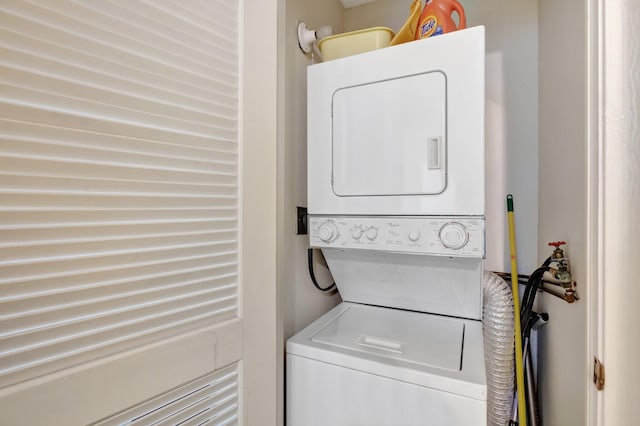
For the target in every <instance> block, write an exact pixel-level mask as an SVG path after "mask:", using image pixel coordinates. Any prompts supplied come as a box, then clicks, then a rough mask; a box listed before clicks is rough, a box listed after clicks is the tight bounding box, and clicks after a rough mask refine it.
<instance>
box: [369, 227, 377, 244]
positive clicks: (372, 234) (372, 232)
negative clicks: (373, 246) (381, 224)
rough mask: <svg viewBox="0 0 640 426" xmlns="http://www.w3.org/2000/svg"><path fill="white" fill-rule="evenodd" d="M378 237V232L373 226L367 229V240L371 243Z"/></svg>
mask: <svg viewBox="0 0 640 426" xmlns="http://www.w3.org/2000/svg"><path fill="white" fill-rule="evenodd" d="M377 237H378V230H377V229H376V228H374V227H373V226H372V227H371V228H369V229H367V238H368V239H370V240H371V241H373V240H375V239H376V238H377Z"/></svg>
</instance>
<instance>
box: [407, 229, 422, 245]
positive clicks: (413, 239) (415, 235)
mask: <svg viewBox="0 0 640 426" xmlns="http://www.w3.org/2000/svg"><path fill="white" fill-rule="evenodd" d="M420 235H421V234H420V230H418V229H414V230H413V231H411V232H409V240H410V241H411V242H414V243H415V242H416V241H418V240H419V239H420Z"/></svg>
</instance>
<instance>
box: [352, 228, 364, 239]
mask: <svg viewBox="0 0 640 426" xmlns="http://www.w3.org/2000/svg"><path fill="white" fill-rule="evenodd" d="M362 234H364V231H363V230H362V228H361V227H359V226H356V227H355V228H353V230H352V231H351V236H352V237H353V239H354V240H359V239H360V238H362Z"/></svg>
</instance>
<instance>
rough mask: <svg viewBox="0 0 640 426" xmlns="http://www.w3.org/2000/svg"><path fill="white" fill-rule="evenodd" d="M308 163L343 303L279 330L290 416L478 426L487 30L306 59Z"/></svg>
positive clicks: (337, 424)
mask: <svg viewBox="0 0 640 426" xmlns="http://www.w3.org/2000/svg"><path fill="white" fill-rule="evenodd" d="M308 170H309V172H308V173H309V175H308V186H309V187H308V191H309V193H308V201H309V206H308V208H309V229H310V231H309V233H310V243H311V246H312V247H316V248H320V249H322V252H323V254H324V256H325V258H326V260H327V264H328V266H329V268H330V270H331V272H332V274H333V277H334V279H335V281H336V285H337V287H338V290H339V292H340V295H341V296H342V299H343V301H344V302H343V303H342V304H340V305H339V306H337V307H336V308H334V309H333V310H332V311H330V312H328V313H327V314H326V315H324V316H323V317H321V318H319V319H318V320H317V321H315V322H314V323H312V324H311V325H309V326H308V327H307V328H305V329H304V330H302V331H301V332H300V333H298V334H297V335H295V336H294V337H292V338H291V339H289V341H288V342H287V348H286V350H287V368H286V371H287V379H286V392H287V402H286V404H287V405H286V415H287V424H288V425H289V426H313V425H322V426H328V425H331V426H343V425H344V426H346V425H349V426H354V425H363V426H365V425H366V426H374V425H380V426H383V425H384V426H405V425H406V426H408V425H437V426H458V425H465V426H468V425H486V414H487V413H486V411H487V408H486V407H487V404H486V402H487V389H486V377H485V366H484V363H485V361H484V354H483V338H482V323H481V321H480V320H481V317H482V280H483V270H482V262H483V257H484V253H485V240H484V236H485V233H484V28H482V27H476V28H471V29H468V30H462V31H457V32H454V33H451V34H446V35H442V36H438V37H435V38H432V39H427V40H421V41H416V42H412V43H407V44H404V45H400V46H395V47H392V48H386V49H381V50H379V51H374V52H369V53H365V54H362V55H356V56H353V57H348V58H344V59H340V60H335V61H330V62H327V63H323V64H318V65H313V66H311V67H309V71H308Z"/></svg>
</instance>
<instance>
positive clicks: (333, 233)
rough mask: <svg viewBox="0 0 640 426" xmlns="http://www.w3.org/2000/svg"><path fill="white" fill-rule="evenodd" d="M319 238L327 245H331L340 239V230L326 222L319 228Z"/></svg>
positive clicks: (331, 223)
mask: <svg viewBox="0 0 640 426" xmlns="http://www.w3.org/2000/svg"><path fill="white" fill-rule="evenodd" d="M318 236H319V237H320V239H321V240H322V241H324V242H325V243H330V242H332V241H335V239H336V238H338V228H337V227H336V225H335V224H334V223H333V222H325V223H323V224H322V225H320V227H319V228H318Z"/></svg>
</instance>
